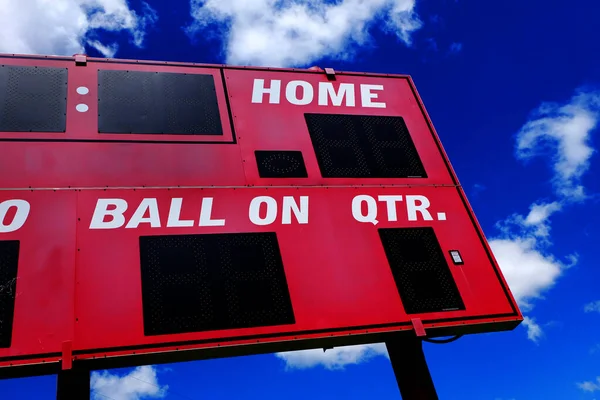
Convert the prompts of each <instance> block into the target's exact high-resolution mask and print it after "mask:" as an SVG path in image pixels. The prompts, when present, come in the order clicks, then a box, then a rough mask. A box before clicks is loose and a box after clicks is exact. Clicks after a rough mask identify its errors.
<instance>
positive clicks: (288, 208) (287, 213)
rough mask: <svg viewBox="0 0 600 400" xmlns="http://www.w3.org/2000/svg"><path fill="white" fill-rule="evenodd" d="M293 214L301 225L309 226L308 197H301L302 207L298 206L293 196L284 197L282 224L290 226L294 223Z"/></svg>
mask: <svg viewBox="0 0 600 400" xmlns="http://www.w3.org/2000/svg"><path fill="white" fill-rule="evenodd" d="M292 212H293V213H294V216H295V217H296V221H298V223H299V224H308V196H300V206H298V204H297V203H296V200H294V197H293V196H283V215H282V217H281V223H282V224H284V225H289V224H291V223H292Z"/></svg>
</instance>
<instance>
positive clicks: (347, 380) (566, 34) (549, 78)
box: [0, 0, 600, 400]
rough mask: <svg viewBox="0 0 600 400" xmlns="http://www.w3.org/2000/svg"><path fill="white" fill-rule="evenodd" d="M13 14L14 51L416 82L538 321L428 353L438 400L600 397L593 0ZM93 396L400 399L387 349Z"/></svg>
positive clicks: (8, 388) (223, 370)
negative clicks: (329, 70)
mask: <svg viewBox="0 0 600 400" xmlns="http://www.w3.org/2000/svg"><path fill="white" fill-rule="evenodd" d="M8 3H9V4H3V6H2V7H3V12H2V14H1V15H0V52H4V53H38V54H57V55H71V54H74V53H76V52H80V51H85V52H86V53H87V54H89V55H91V56H114V57H117V58H129V59H154V60H170V61H193V62H206V63H230V64H243V65H248V64H252V65H266V66H297V67H310V66H312V65H319V66H321V67H333V68H335V69H338V70H353V71H372V72H382V73H403V74H410V75H412V77H413V79H414V80H415V83H416V85H417V88H418V90H419V92H420V94H421V96H422V97H423V100H424V102H425V105H426V107H427V109H428V112H429V114H430V116H431V118H432V120H433V123H434V125H435V127H436V129H437V131H438V133H439V135H440V137H441V139H442V142H443V144H444V146H445V148H446V151H447V152H448V154H449V156H450V159H451V161H452V164H453V166H454V168H455V169H456V171H457V174H458V176H459V179H460V181H461V183H462V185H463V186H464V187H465V189H466V191H467V194H468V196H469V200H470V201H471V204H472V206H473V208H474V210H475V212H476V214H477V217H478V218H479V221H480V223H481V224H482V226H483V229H484V231H485V234H486V236H487V237H488V239H489V240H490V241H491V243H492V248H493V250H494V253H495V255H496V257H497V258H498V260H499V263H500V266H501V268H502V270H503V271H504V273H505V276H506V277H507V279H508V281H509V284H510V286H511V289H512V290H513V293H514V294H515V296H516V297H517V299H518V301H519V304H520V306H521V308H522V310H523V312H524V315H525V316H526V320H525V322H524V324H522V325H521V326H520V327H518V328H517V329H516V330H514V331H512V332H505V333H494V334H485V335H477V336H470V337H463V338H462V339H460V340H458V341H456V342H454V343H451V344H445V345H434V344H425V352H426V356H427V358H428V361H429V365H430V369H431V372H432V375H433V378H434V380H435V383H436V387H437V389H438V393H439V395H440V398H442V399H452V398H461V399H464V400H469V399H473V400H475V399H477V400H485V399H489V400H511V399H514V400H531V399H545V400H554V399H557V400H559V399H560V400H564V399H570V400H578V399H582V400H592V399H595V398H599V397H598V396H600V335H598V331H599V329H600V290H599V289H598V282H599V281H600V270H599V269H598V268H597V260H598V259H600V246H598V245H597V240H598V238H599V237H600V212H597V211H596V209H597V208H598V205H599V198H600V197H599V196H598V194H599V193H600V179H598V178H597V177H598V176H599V172H600V160H598V155H597V151H596V149H597V148H598V146H599V144H598V133H599V131H600V129H598V126H599V122H598V121H599V119H600V40H598V38H600V28H598V21H597V16H598V15H600V3H598V1H596V0H572V1H569V2H558V1H555V0H550V1H548V0H529V1H516V0H508V1H475V0H470V1H468V0H429V1H424V0H370V1H363V0H338V1H335V2H325V1H317V0H312V1H311V4H312V6H311V7H310V8H308V7H307V6H306V4H307V3H309V2H308V1H307V0H296V1H292V0H281V1H279V2H274V1H267V0H253V1H247V0H185V1H183V0H182V1H179V2H173V1H170V2H167V1H163V0H148V2H147V3H143V2H141V1H139V0H129V1H125V0H85V1H84V0H54V1H53V2H50V3H48V2H45V1H43V0H21V1H18V2H17V1H11V2H8ZM249 4H252V5H253V6H254V8H251V7H250V6H249ZM273 4H276V5H273ZM32 23H34V24H35V27H36V28H37V30H34V29H32V26H31V24H32ZM93 387H94V396H95V397H92V398H97V399H113V400H122V399H123V400H133V399H154V398H165V399H169V400H171V399H173V400H175V399H238V398H244V399H254V398H256V399H258V398H260V399H275V398H277V399H280V398H282V396H285V398H288V399H306V398H311V399H314V400H316V399H335V398H343V399H347V400H349V399H396V398H399V392H398V389H397V387H396V382H395V379H394V376H393V373H392V370H391V366H390V364H389V360H388V359H387V357H386V354H385V350H384V348H383V347H382V346H381V345H372V346H357V347H351V348H336V349H334V350H331V351H327V352H326V353H323V351H322V350H315V351H308V352H298V353H291V354H277V355H273V354H267V355H260V356H253V357H243V358H232V359H220V360H209V361H201V362H192V363H184V364H173V365H168V366H167V365H162V366H158V367H152V366H147V367H142V368H139V369H135V370H132V369H127V370H119V371H106V372H103V373H101V374H99V375H96V376H94V379H93ZM467 388H468V389H467ZM54 391H55V377H52V376H50V377H39V378H27V379H19V380H4V381H0V393H2V397H3V398H10V399H40V400H42V399H53V398H54Z"/></svg>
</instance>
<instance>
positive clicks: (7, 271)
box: [0, 240, 19, 348]
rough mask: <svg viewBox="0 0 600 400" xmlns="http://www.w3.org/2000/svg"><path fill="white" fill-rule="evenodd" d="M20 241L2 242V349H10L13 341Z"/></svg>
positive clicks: (0, 246)
mask: <svg viewBox="0 0 600 400" xmlns="http://www.w3.org/2000/svg"><path fill="white" fill-rule="evenodd" d="M18 265H19V241H18V240H0V348H8V347H10V345H11V340H12V328H13V316H14V313H15V297H16V294H17V269H18Z"/></svg>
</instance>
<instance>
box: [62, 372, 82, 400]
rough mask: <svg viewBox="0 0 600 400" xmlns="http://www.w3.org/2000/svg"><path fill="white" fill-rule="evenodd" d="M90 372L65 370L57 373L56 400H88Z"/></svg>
mask: <svg viewBox="0 0 600 400" xmlns="http://www.w3.org/2000/svg"><path fill="white" fill-rule="evenodd" d="M89 399H90V371H89V370H87V369H85V368H74V369H65V370H62V371H60V372H59V373H58V379H57V384H56V400H89Z"/></svg>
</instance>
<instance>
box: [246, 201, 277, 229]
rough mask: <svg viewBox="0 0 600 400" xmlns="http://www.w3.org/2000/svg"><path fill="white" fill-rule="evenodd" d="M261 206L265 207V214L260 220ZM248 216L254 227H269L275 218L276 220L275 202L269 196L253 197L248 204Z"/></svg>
mask: <svg viewBox="0 0 600 400" xmlns="http://www.w3.org/2000/svg"><path fill="white" fill-rule="evenodd" d="M262 204H265V205H266V206H267V213H266V215H265V217H264V218H261V216H260V206H261V205H262ZM248 216H249V217H250V221H251V222H252V223H253V224H254V225H270V224H272V223H273V222H275V218H277V202H276V201H275V199H274V198H272V197H269V196H259V197H255V198H253V199H252V201H251V202H250V208H249V210H248Z"/></svg>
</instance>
